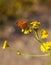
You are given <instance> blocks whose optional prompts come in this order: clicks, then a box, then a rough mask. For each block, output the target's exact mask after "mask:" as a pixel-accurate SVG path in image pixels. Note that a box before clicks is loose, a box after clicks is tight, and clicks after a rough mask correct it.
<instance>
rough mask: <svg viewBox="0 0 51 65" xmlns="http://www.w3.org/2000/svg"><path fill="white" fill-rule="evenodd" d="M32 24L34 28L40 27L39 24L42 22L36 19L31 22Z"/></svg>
mask: <svg viewBox="0 0 51 65" xmlns="http://www.w3.org/2000/svg"><path fill="white" fill-rule="evenodd" d="M30 24H31V25H32V28H33V29H38V28H39V25H40V22H38V21H34V22H31V23H30Z"/></svg>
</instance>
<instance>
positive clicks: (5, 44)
mask: <svg viewBox="0 0 51 65" xmlns="http://www.w3.org/2000/svg"><path fill="white" fill-rule="evenodd" d="M7 46H8V44H7V40H5V41H4V44H3V46H2V49H6V47H7Z"/></svg>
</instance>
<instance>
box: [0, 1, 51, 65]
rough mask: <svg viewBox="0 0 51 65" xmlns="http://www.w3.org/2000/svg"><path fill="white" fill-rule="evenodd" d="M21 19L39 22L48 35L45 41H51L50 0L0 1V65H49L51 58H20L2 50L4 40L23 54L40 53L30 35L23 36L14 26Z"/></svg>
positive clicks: (11, 52) (9, 51)
mask: <svg viewBox="0 0 51 65" xmlns="http://www.w3.org/2000/svg"><path fill="white" fill-rule="evenodd" d="M22 19H25V20H27V22H31V21H35V20H37V21H40V22H41V23H42V24H41V27H43V28H45V29H46V30H47V31H48V33H49V37H48V39H47V40H48V41H50V40H51V0H0V65H51V64H50V62H51V57H28V56H26V57H24V56H23V57H22V56H18V55H17V54H16V53H15V52H14V51H12V50H10V49H9V48H8V49H6V50H5V51H3V50H2V48H1V47H2V45H3V42H4V40H5V39H6V40H7V41H8V44H9V45H10V46H12V47H14V48H16V49H17V50H21V51H22V52H24V53H35V54H40V53H41V52H40V48H39V46H40V45H38V42H37V41H36V40H35V39H34V38H33V37H32V36H31V34H30V35H24V34H23V33H21V30H20V29H19V28H18V26H17V25H16V22H18V21H21V20H22ZM48 63H49V64H48Z"/></svg>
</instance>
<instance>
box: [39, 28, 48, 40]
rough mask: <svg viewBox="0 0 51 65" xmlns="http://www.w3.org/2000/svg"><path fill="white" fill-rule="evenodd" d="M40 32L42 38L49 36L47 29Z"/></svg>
mask: <svg viewBox="0 0 51 65" xmlns="http://www.w3.org/2000/svg"><path fill="white" fill-rule="evenodd" d="M40 34H41V38H42V39H44V38H47V37H48V33H47V31H46V30H44V29H42V30H41V31H40Z"/></svg>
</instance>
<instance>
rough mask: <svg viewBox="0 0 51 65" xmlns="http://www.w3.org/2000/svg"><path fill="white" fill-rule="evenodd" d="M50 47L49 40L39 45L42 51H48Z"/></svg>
mask: <svg viewBox="0 0 51 65" xmlns="http://www.w3.org/2000/svg"><path fill="white" fill-rule="evenodd" d="M50 47H51V42H45V43H43V44H42V45H41V46H40V49H41V51H42V52H48V50H49V49H50Z"/></svg>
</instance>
